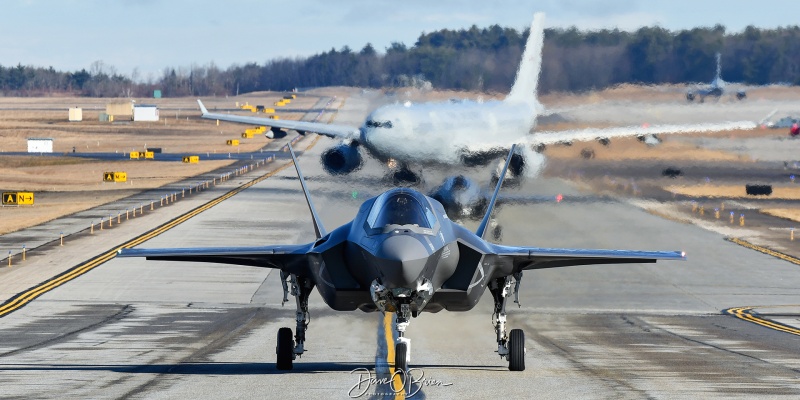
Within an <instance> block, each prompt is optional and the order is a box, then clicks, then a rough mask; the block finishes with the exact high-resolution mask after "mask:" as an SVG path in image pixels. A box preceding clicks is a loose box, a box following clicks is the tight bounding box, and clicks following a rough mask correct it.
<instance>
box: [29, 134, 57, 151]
mask: <svg viewBox="0 0 800 400" xmlns="http://www.w3.org/2000/svg"><path fill="white" fill-rule="evenodd" d="M52 152H53V139H51V138H28V153H52Z"/></svg>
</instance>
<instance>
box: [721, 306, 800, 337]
mask: <svg viewBox="0 0 800 400" xmlns="http://www.w3.org/2000/svg"><path fill="white" fill-rule="evenodd" d="M754 308H757V307H735V308H729V309H727V310H723V311H722V312H723V313H724V314H728V315H732V316H734V317H736V318H739V319H741V320H743V321H748V322H752V323H754V324H758V325H761V326H763V327H766V328H770V329H773V330H776V331H781V332H786V333H790V334H792V335H798V336H800V329H797V328H795V327H793V326H789V325H784V324H782V323H780V322H775V321H772V320H769V319H766V318H762V317H761V316H760V315H758V313H755V312H753V309H754Z"/></svg>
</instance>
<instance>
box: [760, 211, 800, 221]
mask: <svg viewBox="0 0 800 400" xmlns="http://www.w3.org/2000/svg"><path fill="white" fill-rule="evenodd" d="M760 211H761V212H762V213H764V214H767V215H772V216H773V217H778V218H784V219H788V220H792V221H797V222H800V209H797V208H764V209H761V210H760Z"/></svg>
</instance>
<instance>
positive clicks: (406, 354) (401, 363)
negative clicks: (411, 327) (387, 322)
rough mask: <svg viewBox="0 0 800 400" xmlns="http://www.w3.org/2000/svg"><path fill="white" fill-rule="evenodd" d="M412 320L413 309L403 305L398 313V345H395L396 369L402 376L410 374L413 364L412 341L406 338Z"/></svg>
mask: <svg viewBox="0 0 800 400" xmlns="http://www.w3.org/2000/svg"><path fill="white" fill-rule="evenodd" d="M410 318H411V307H410V306H409V305H408V304H401V305H400V310H398V311H397V318H396V319H395V321H396V324H397V344H395V345H394V369H395V371H403V373H402V375H401V376H405V374H406V373H407V372H408V363H409V362H411V339H408V338H406V337H405V334H406V328H408V324H409V319H410Z"/></svg>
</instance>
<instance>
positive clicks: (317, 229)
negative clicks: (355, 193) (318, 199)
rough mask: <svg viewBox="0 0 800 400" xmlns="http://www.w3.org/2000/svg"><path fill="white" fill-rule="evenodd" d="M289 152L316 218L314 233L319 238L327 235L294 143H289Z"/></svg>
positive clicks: (313, 216)
mask: <svg viewBox="0 0 800 400" xmlns="http://www.w3.org/2000/svg"><path fill="white" fill-rule="evenodd" d="M289 152H290V153H292V161H293V162H294V169H295V170H297V177H298V178H300V185H301V186H303V194H304V195H305V196H306V203H308V210H309V211H311V218H312V219H313V220H314V233H316V234H317V239H319V238H321V237H323V236H325V235H327V234H328V232H327V231H326V230H325V227H324V226H322V221H321V220H320V219H319V215H317V210H316V209H315V208H314V203H312V202H311V194H310V193H308V187H307V186H306V179H305V178H303V173H302V172H301V171H300V164H298V163H297V157H296V156H295V155H294V149H293V148H292V144H291V143H289Z"/></svg>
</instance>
